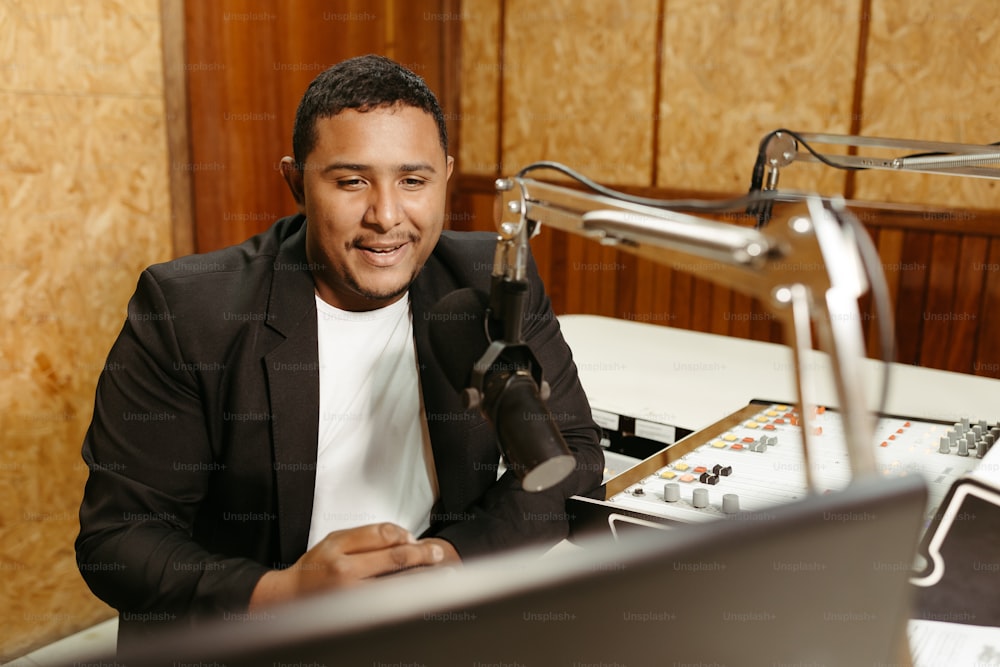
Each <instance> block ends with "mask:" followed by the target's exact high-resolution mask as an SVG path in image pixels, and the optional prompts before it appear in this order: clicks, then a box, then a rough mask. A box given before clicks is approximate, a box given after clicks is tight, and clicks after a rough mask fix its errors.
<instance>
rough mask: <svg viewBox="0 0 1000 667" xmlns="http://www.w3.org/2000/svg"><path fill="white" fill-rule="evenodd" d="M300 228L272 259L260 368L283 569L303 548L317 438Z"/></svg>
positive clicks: (311, 310) (310, 289)
mask: <svg viewBox="0 0 1000 667" xmlns="http://www.w3.org/2000/svg"><path fill="white" fill-rule="evenodd" d="M305 227H306V226H305V224H303V225H302V226H301V227H300V228H299V230H298V231H297V232H295V233H294V234H292V235H291V236H290V237H289V238H288V239H286V240H285V242H284V243H283V244H282V245H281V249H280V251H279V253H278V256H277V258H276V259H275V263H274V274H273V278H272V281H271V293H270V295H269V297H268V307H267V320H266V322H267V326H268V327H269V328H270V329H271V330H273V332H275V333H276V334H277V336H276V344H275V346H274V347H273V348H271V349H270V351H269V352H267V353H266V354H265V355H264V364H265V374H266V376H267V391H268V396H269V400H270V405H271V415H272V419H271V437H272V442H273V446H274V478H275V484H276V490H277V499H278V517H279V519H278V527H279V535H278V538H279V550H280V551H279V553H280V555H281V561H282V563H283V564H284V565H290V564H292V563H293V562H295V561H296V560H298V558H299V556H301V555H302V554H303V553H305V550H306V546H307V544H308V540H309V525H310V522H311V519H312V504H313V492H314V488H315V485H316V451H317V440H318V437H319V435H318V428H319V427H318V419H319V357H318V352H317V342H316V337H317V330H316V301H315V287H314V283H313V279H312V274H311V273H310V272H309V270H308V261H307V259H306V255H305Z"/></svg>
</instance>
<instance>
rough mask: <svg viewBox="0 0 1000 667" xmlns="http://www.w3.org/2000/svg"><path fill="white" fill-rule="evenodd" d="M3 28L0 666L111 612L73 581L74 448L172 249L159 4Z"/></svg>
mask: <svg viewBox="0 0 1000 667" xmlns="http://www.w3.org/2000/svg"><path fill="white" fill-rule="evenodd" d="M0 24H2V25H3V26H4V29H3V32H2V33H0V139H2V140H3V145H4V150H3V157H2V158H0V165H2V166H0V201H2V202H3V204H4V210H5V213H6V215H5V216H4V218H3V221H2V222H0V232H2V234H3V238H4V256H3V258H2V259H0V289H2V293H3V297H2V299H0V439H2V441H3V447H2V448H0V498H2V500H3V502H0V579H2V580H3V585H2V587H0V626H2V627H3V632H0V662H4V661H6V660H8V659H11V658H13V657H15V656H17V655H20V654H22V653H24V652H27V651H29V650H31V649H33V648H35V647H37V646H40V645H43V644H46V643H49V642H51V641H54V640H56V639H58V638H61V637H63V636H65V635H68V634H71V633H73V632H76V631H78V630H81V629H83V628H85V627H89V626H90V625H92V624H94V623H96V622H98V621H100V620H103V619H105V618H108V617H110V616H111V615H112V614H113V611H112V610H111V609H110V608H109V607H107V606H106V605H104V604H103V603H102V602H100V601H98V600H97V599H96V598H94V597H93V595H92V594H91V593H90V591H89V590H88V589H87V587H86V585H85V584H84V583H83V580H82V578H81V577H80V574H79V572H78V571H77V569H76V563H75V561H76V559H75V554H74V551H73V541H74V539H75V538H76V535H77V533H78V532H79V525H78V521H77V512H78V510H79V503H80V498H81V495H82V489H83V484H84V482H85V480H86V478H87V469H86V466H85V465H84V463H83V461H82V459H81V456H80V446H81V443H82V441H83V437H84V433H85V431H86V428H87V426H88V424H89V422H90V417H91V411H92V409H93V399H94V389H95V387H96V383H97V378H98V375H99V374H100V372H101V371H102V369H103V368H104V362H105V356H106V355H107V351H108V349H109V348H110V346H111V344H112V342H113V340H114V338H115V336H116V335H117V333H118V331H119V330H120V328H121V326H122V322H123V319H124V316H125V306H126V303H127V301H128V298H129V296H130V295H131V293H132V291H133V289H134V288H135V284H136V280H137V278H138V275H139V273H140V271H141V270H142V269H143V268H145V267H146V266H147V265H149V264H152V263H154V262H158V261H163V260H165V259H168V258H169V257H170V256H171V255H172V247H171V214H170V211H171V209H170V201H169V194H168V193H169V188H168V172H169V166H170V165H169V157H168V152H167V143H166V131H165V124H166V112H165V106H164V100H163V78H162V76H163V74H162V67H161V59H160V54H161V47H160V44H161V42H160V39H161V38H160V35H161V32H160V14H159V2H158V1H157V0H134V1H133V0H127V1H126V0H122V1H111V0H109V1H106V2H101V3H96V2H95V3H82V4H77V5H67V3H63V2H56V1H54V0H25V1H20V0H12V1H10V2H4V3H0ZM109 370H113V369H109Z"/></svg>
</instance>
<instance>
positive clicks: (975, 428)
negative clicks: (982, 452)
mask: <svg viewBox="0 0 1000 667" xmlns="http://www.w3.org/2000/svg"><path fill="white" fill-rule="evenodd" d="M972 432H973V433H975V434H976V440H979V439H980V438H981V437H983V427H982V426H980V425H979V424H976V425H975V426H973V427H972Z"/></svg>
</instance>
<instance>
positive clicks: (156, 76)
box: [0, 0, 163, 97]
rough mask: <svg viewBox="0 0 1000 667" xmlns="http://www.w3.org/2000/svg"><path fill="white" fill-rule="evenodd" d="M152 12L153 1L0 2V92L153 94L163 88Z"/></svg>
mask: <svg viewBox="0 0 1000 667" xmlns="http://www.w3.org/2000/svg"><path fill="white" fill-rule="evenodd" d="M159 11H160V7H159V2H158V0H134V1H133V0H103V1H102V2H81V3H67V2H64V1H63V0H9V2H4V3H2V4H0V25H3V38H2V39H0V63H2V77H0V88H2V89H3V90H6V91H20V90H31V91H35V92H42V91H44V92H52V93H57V92H58V93H67V92H74V93H84V94H88V95H123V96H127V97H134V96H143V95H157V94H159V93H161V92H162V88H163V81H162V76H163V74H162V69H161V67H160V15H159ZM43 56H44V57H43Z"/></svg>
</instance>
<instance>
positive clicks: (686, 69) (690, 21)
mask: <svg viewBox="0 0 1000 667" xmlns="http://www.w3.org/2000/svg"><path fill="white" fill-rule="evenodd" d="M860 6H861V3H860V2H857V1H855V0H834V1H831V2H823V3H789V2H784V1H783V0H759V1H758V2H753V3H747V2H741V1H740V0H670V2H668V3H667V14H666V26H665V38H664V48H665V51H664V53H663V71H662V84H661V91H662V92H661V98H660V100H659V112H658V118H659V119H660V123H661V126H660V135H659V141H660V145H659V146H658V147H657V159H658V160H659V170H658V174H659V177H658V183H657V185H660V186H662V187H672V188H684V187H688V188H692V189H698V190H708V191H713V192H729V193H738V192H743V191H746V189H747V187H748V185H749V183H750V178H751V173H752V168H753V164H754V160H755V158H756V154H757V147H758V145H759V143H760V140H761V138H762V137H763V136H764V134H766V133H768V132H770V131H772V130H776V129H778V128H782V127H784V128H789V129H792V130H801V131H813V132H835V133H847V132H848V131H849V129H850V127H851V120H852V113H853V109H852V96H853V90H854V75H855V65H856V54H857V46H858V30H859V18H860V17H859V13H860ZM782 178H783V181H784V182H783V183H782V186H783V187H789V188H794V189H816V190H818V191H820V192H823V193H825V194H832V193H837V192H842V191H843V183H844V175H843V173H841V172H836V171H833V170H830V169H822V168H817V169H811V168H810V167H808V166H805V167H803V168H801V169H797V170H796V171H795V173H794V174H793V173H792V172H791V170H789V173H788V174H787V175H786V176H783V177H782Z"/></svg>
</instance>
